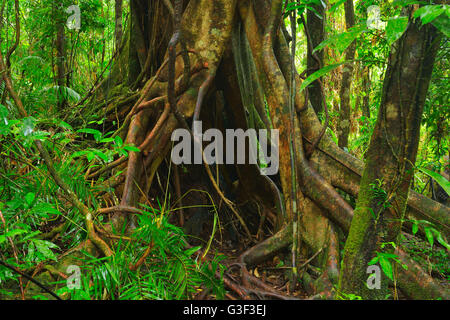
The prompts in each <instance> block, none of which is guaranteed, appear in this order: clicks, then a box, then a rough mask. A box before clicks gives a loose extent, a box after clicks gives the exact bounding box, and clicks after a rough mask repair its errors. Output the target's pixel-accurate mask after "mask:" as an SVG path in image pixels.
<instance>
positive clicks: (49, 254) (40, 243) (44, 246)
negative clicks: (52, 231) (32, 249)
mask: <svg viewBox="0 0 450 320" xmlns="http://www.w3.org/2000/svg"><path fill="white" fill-rule="evenodd" d="M32 241H33V242H34V244H35V245H36V249H37V250H38V251H39V252H40V253H42V255H43V256H44V257H45V258H47V259H51V260H54V261H57V258H56V256H55V254H54V253H53V251H52V250H50V248H58V246H57V245H56V244H54V243H52V242H50V241H46V240H39V239H32Z"/></svg>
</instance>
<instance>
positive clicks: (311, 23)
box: [306, 3, 326, 114]
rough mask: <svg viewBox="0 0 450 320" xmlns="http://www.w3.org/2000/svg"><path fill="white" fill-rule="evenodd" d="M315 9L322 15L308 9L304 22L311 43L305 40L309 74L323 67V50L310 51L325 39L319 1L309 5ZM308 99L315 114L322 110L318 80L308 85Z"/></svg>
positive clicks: (321, 96) (323, 15) (321, 9)
mask: <svg viewBox="0 0 450 320" xmlns="http://www.w3.org/2000/svg"><path fill="white" fill-rule="evenodd" d="M311 6H312V7H313V8H314V9H315V11H316V12H317V13H318V14H319V15H320V16H322V18H319V17H318V16H317V15H316V13H315V12H314V11H312V10H308V11H307V13H306V24H307V28H308V31H309V34H310V38H311V43H310V42H307V48H308V55H307V59H306V68H307V75H308V76H309V75H311V74H313V73H314V72H316V71H317V70H319V69H320V68H321V67H323V56H324V50H320V51H317V52H316V53H315V54H314V55H312V54H311V52H312V51H313V50H314V48H315V47H317V46H318V45H319V44H320V43H321V42H322V41H323V40H325V23H326V22H325V21H326V12H325V8H324V7H323V5H322V4H321V3H319V4H313V5H311ZM308 93H309V101H311V104H312V106H313V108H314V110H315V111H316V113H317V114H319V113H321V112H322V111H323V92H322V90H321V89H320V85H319V82H318V81H314V82H313V83H312V84H311V86H309V87H308Z"/></svg>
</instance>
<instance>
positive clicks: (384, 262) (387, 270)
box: [380, 257, 394, 281]
mask: <svg viewBox="0 0 450 320" xmlns="http://www.w3.org/2000/svg"><path fill="white" fill-rule="evenodd" d="M380 266H381V270H383V272H384V274H385V275H386V276H387V277H388V278H389V279H391V280H392V281H393V280H394V273H393V270H392V263H391V261H389V259H386V258H384V257H381V258H380Z"/></svg>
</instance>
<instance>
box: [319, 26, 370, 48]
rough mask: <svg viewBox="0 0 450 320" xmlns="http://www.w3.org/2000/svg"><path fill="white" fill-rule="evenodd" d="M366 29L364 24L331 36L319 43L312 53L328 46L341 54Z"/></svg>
mask: <svg viewBox="0 0 450 320" xmlns="http://www.w3.org/2000/svg"><path fill="white" fill-rule="evenodd" d="M366 29H367V26H365V25H364V24H359V25H357V26H354V27H353V28H351V29H350V30H348V31H345V32H342V33H339V34H335V35H332V36H331V37H329V38H328V39H325V40H324V41H322V42H321V43H319V45H318V46H317V47H315V48H314V50H313V53H314V52H316V51H319V50H321V49H323V48H324V47H326V46H330V47H332V48H334V49H336V50H338V51H339V52H341V53H342V52H344V51H345V49H347V47H348V46H349V45H350V44H351V43H352V42H353V41H354V40H355V38H356V37H357V36H358V35H359V34H360V33H361V32H363V31H365V30H366Z"/></svg>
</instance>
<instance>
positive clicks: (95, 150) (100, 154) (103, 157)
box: [92, 149, 108, 162]
mask: <svg viewBox="0 0 450 320" xmlns="http://www.w3.org/2000/svg"><path fill="white" fill-rule="evenodd" d="M92 152H93V153H94V154H95V155H96V156H97V157H99V158H100V159H102V160H103V161H105V162H108V156H107V155H106V154H104V153H103V152H101V151H100V150H97V149H92Z"/></svg>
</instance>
